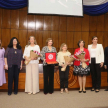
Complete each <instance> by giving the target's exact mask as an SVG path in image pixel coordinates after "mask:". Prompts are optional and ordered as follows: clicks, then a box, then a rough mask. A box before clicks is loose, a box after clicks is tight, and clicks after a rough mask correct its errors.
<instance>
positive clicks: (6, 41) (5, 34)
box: [2, 29, 11, 47]
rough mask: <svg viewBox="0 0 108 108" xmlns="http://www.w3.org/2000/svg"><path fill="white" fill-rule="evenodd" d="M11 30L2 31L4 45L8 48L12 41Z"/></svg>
mask: <svg viewBox="0 0 108 108" xmlns="http://www.w3.org/2000/svg"><path fill="white" fill-rule="evenodd" d="M10 34H11V30H10V29H2V45H3V46H5V47H7V46H8V44H9V42H10V39H11V36H10Z"/></svg>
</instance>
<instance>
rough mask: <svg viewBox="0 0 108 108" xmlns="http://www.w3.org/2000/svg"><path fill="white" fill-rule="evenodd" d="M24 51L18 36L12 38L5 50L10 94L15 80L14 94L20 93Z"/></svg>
mask: <svg viewBox="0 0 108 108" xmlns="http://www.w3.org/2000/svg"><path fill="white" fill-rule="evenodd" d="M22 61H23V53H22V49H21V46H20V44H19V41H18V39H17V38H16V37H13V38H12V39H11V40H10V43H9V45H8V48H7V49H6V52H5V69H6V70H8V95H11V94H12V85H13V81H14V94H17V93H18V79H19V72H20V70H21V69H22Z"/></svg>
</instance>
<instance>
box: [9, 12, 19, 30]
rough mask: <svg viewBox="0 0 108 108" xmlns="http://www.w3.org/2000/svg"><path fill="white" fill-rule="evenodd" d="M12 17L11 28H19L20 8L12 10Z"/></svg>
mask: <svg viewBox="0 0 108 108" xmlns="http://www.w3.org/2000/svg"><path fill="white" fill-rule="evenodd" d="M10 15H11V16H10V18H11V28H13V29H18V28H19V10H11V12H10Z"/></svg>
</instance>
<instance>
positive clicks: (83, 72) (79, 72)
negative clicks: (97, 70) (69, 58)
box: [73, 40, 90, 93]
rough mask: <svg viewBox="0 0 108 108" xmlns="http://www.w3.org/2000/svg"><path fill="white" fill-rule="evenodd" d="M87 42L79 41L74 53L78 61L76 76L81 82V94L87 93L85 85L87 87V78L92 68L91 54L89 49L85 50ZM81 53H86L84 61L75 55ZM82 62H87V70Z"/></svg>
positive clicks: (75, 64) (75, 68) (75, 70)
mask: <svg viewBox="0 0 108 108" xmlns="http://www.w3.org/2000/svg"><path fill="white" fill-rule="evenodd" d="M84 45H85V42H84V41H83V40H79V42H78V47H79V48H77V49H75V52H74V57H75V58H76V60H75V61H74V71H73V74H74V75H78V81H79V86H80V90H79V93H81V92H82V90H83V93H86V90H85V85H86V76H87V75H89V74H90V67H89V60H90V54H89V51H88V49H86V48H84ZM79 51H84V52H85V58H84V59H79V58H78V57H77V56H76V55H75V54H76V53H77V52H79ZM82 62H85V63H86V64H87V66H86V67H85V68H83V67H82Z"/></svg>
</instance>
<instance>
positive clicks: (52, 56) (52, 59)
mask: <svg viewBox="0 0 108 108" xmlns="http://www.w3.org/2000/svg"><path fill="white" fill-rule="evenodd" d="M45 59H46V63H47V64H57V63H58V62H57V61H56V53H55V52H48V53H45Z"/></svg>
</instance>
